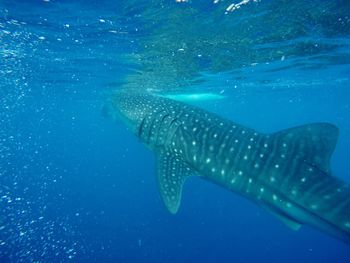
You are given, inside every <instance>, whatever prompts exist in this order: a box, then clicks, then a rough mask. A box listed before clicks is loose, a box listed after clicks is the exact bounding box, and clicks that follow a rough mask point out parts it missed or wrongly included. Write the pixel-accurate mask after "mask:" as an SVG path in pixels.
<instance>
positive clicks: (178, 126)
mask: <svg viewBox="0 0 350 263" xmlns="http://www.w3.org/2000/svg"><path fill="white" fill-rule="evenodd" d="M112 106H113V110H114V111H115V112H116V113H117V116H119V117H120V118H121V119H122V120H124V121H125V122H126V124H127V126H128V127H129V129H131V131H132V132H134V133H135V134H136V135H137V136H138V137H139V138H140V139H141V141H142V142H143V143H145V144H146V145H147V146H148V147H149V148H150V149H151V150H153V151H154V152H155V153H156V155H157V166H158V168H157V173H158V174H157V177H158V184H159V190H160V194H161V197H162V200H163V201H164V204H165V206H166V207H167V208H168V210H169V211H170V212H171V213H176V212H177V210H178V208H179V205H180V199H181V191H182V187H183V184H184V182H185V180H186V178H188V177H189V176H192V175H198V176H200V177H202V178H205V179H206V180H209V181H211V182H213V183H216V184H218V185H220V186H222V187H224V188H226V189H228V190H230V191H232V192H236V193H238V194H241V195H243V196H245V197H246V198H248V199H250V200H252V201H254V202H255V203H257V204H258V205H260V206H262V207H264V208H265V209H267V210H269V211H270V212H272V213H273V214H275V215H276V216H277V217H278V218H280V219H281V220H282V221H283V222H285V223H286V224H287V225H288V226H290V227H291V228H293V229H295V230H297V229H299V228H300V226H301V225H302V224H307V225H310V226H313V227H315V228H318V229H320V230H322V231H324V232H326V233H328V234H330V235H332V236H334V237H337V238H339V239H341V240H343V241H345V242H350V188H349V186H348V185H347V184H346V183H344V182H342V181H341V180H340V179H337V178H335V177H333V176H331V171H330V167H329V164H330V157H331V155H332V153H333V151H334V148H335V145H336V141H337V137H338V129H337V128H336V127H335V126H333V125H331V124H328V123H314V124H308V125H305V126H300V127H296V128H292V129H288V130H283V131H280V132H277V133H274V134H262V133H259V132H257V131H255V130H252V129H249V128H246V127H243V126H241V125H239V124H236V123H234V122H231V121H229V120H225V119H223V118H220V117H219V116H217V115H215V114H212V113H210V112H207V111H205V110H202V109H199V108H196V107H193V106H190V105H186V104H183V103H181V102H177V101H174V100H171V99H167V98H162V97H159V96H155V95H150V94H144V93H141V94H128V93H126V92H117V93H116V95H115V96H114V97H113V100H112Z"/></svg>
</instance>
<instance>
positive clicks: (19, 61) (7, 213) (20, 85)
mask: <svg viewBox="0 0 350 263" xmlns="http://www.w3.org/2000/svg"><path fill="white" fill-rule="evenodd" d="M0 17H1V20H0V42H1V46H0V87H1V88H0V127H1V128H0V211H1V212H0V261H1V262H42V261H47V262H49V261H52V260H53V259H55V258H56V259H57V258H58V257H59V258H60V260H62V261H66V260H68V259H73V258H74V257H75V256H76V254H77V251H81V247H79V244H78V242H77V241H76V236H77V233H76V231H75V229H74V227H73V226H72V225H71V223H70V217H69V216H68V215H60V214H57V213H53V212H52V211H51V210H52V208H51V209H49V208H50V206H52V205H53V202H51V204H50V203H49V200H50V199H54V200H61V199H62V198H63V197H62V196H57V195H56V196H53V197H52V196H50V191H51V190H52V189H54V185H55V183H56V182H57V180H59V178H58V176H57V173H56V172H57V169H55V168H54V167H53V165H52V164H50V163H47V162H46V161H43V158H42V156H43V154H44V152H45V149H47V147H48V145H47V144H42V143H41V141H40V140H38V137H40V136H38V135H37V134H35V130H34V131H30V128H32V127H33V125H34V124H31V123H30V122H29V121H28V119H29V118H28V119H26V117H28V116H31V115H35V114H38V112H40V111H42V109H38V108H36V107H33V106H29V105H28V100H29V98H30V97H31V96H33V87H34V86H35V85H33V75H35V70H36V69H35V68H32V65H33V64H31V61H32V60H35V59H36V57H37V56H38V50H40V48H41V43H42V40H43V38H42V37H41V36H40V35H38V34H37V33H35V32H32V31H31V30H30V29H28V28H29V25H28V23H27V22H24V21H19V20H18V19H15V18H13V16H12V14H11V13H10V12H9V11H8V10H7V9H6V8H1V11H0ZM27 111H28V112H27ZM28 127H29V131H28V130H27V129H28Z"/></svg>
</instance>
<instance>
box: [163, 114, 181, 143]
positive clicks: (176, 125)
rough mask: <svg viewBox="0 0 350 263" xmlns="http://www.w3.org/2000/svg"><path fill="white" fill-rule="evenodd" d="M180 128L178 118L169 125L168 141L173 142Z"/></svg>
mask: <svg viewBox="0 0 350 263" xmlns="http://www.w3.org/2000/svg"><path fill="white" fill-rule="evenodd" d="M179 127H180V125H179V122H178V118H174V119H173V120H172V121H171V122H170V125H169V129H168V134H167V136H166V138H167V139H166V141H169V142H171V141H172V140H173V138H174V136H175V134H176V131H177V129H178V128H179Z"/></svg>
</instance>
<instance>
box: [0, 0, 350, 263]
mask: <svg viewBox="0 0 350 263" xmlns="http://www.w3.org/2000/svg"><path fill="white" fill-rule="evenodd" d="M232 4H235V5H232ZM349 76H350V3H349V1H346V0H343V1H341V0H334V1H321V0H317V1H306V0H301V1H287V0H261V1H254V0H251V1H242V2H241V1H233V0H222V1H213V0H203V1H199V0H198V1H197V0H192V1H175V0H149V1H146V0H121V1H107V0H102V1H96V0H95V1H93V0H86V1H82V0H81V1H78V0H75V1H66V0H61V1H59V0H43V1H40V0H32V1H29V0H28V1H24V0H23V1H10V0H0V125H1V126H0V127H1V129H0V262H194V261H196V262H293V263H294V262H349V259H350V247H349V245H347V244H345V243H342V242H341V241H338V240H336V239H333V238H331V237H329V236H327V235H325V234H323V233H320V232H318V231H317V230H314V229H311V228H309V227H307V226H305V227H302V228H301V230H300V231H298V232H294V231H292V230H290V229H289V228H287V227H286V226H285V225H284V224H283V223H282V222H280V221H279V220H278V219H277V218H276V217H274V216H273V215H271V214H269V213H268V212H266V211H265V210H263V209H262V208H260V207H257V206H256V205H254V204H252V203H251V202H249V201H247V200H245V199H243V198H242V197H240V196H237V195H235V194H233V193H230V192H228V191H226V190H224V189H222V188H220V187H218V186H216V185H213V184H210V183H208V182H206V181H202V180H200V179H198V178H193V179H192V178H191V179H190V180H189V181H188V182H187V183H186V185H185V189H184V193H183V199H182V205H181V208H180V211H179V213H178V214H177V215H171V214H169V213H168V212H167V211H166V209H165V208H164V206H163V204H162V202H161V200H160V196H159V193H158V190H157V186H156V179H155V157H154V154H153V153H152V152H150V151H149V150H147V149H146V148H145V147H144V146H143V145H142V144H141V143H140V142H139V141H138V140H137V138H136V137H135V136H133V135H132V134H131V133H129V131H127V130H126V128H125V127H124V126H123V124H122V123H119V122H117V123H115V122H114V121H113V120H111V118H109V117H108V116H106V114H104V110H103V108H104V105H105V103H106V101H108V99H109V98H110V97H111V96H112V94H113V91H114V90H116V89H120V88H129V89H131V90H135V89H138V90H141V91H148V92H154V93H159V94H216V95H220V96H217V97H215V96H208V98H207V99H205V96H204V100H192V101H190V103H193V104H195V105H197V106H200V107H203V108H205V109H207V110H210V111H213V112H216V113H218V114H220V115H221V116H223V117H226V118H228V119H231V120H233V121H235V122H238V123H241V124H242V125H245V126H248V127H251V128H254V129H257V130H259V131H261V132H274V131H278V130H280V129H284V128H289V127H292V126H295V125H301V124H305V123H309V122H317V121H327V122H330V123H333V124H335V125H337V126H338V127H339V129H340V137H339V142H338V145H337V148H336V151H335V153H334V155H333V158H332V171H333V173H334V175H335V176H337V177H339V178H342V179H343V180H345V181H347V182H350V174H349V170H350V163H349V149H350V117H349V116H350V89H349V84H350V79H349ZM218 97H220V99H218ZM202 98H203V96H202ZM212 98H214V99H212Z"/></svg>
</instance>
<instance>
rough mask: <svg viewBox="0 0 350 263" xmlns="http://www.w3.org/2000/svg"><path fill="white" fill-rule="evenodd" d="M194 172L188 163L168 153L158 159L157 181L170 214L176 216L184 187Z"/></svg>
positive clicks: (162, 152) (165, 152) (163, 152)
mask: <svg viewBox="0 0 350 263" xmlns="http://www.w3.org/2000/svg"><path fill="white" fill-rule="evenodd" d="M191 175H194V171H193V170H192V169H191V168H190V167H189V166H188V164H187V163H185V162H184V161H182V160H181V159H180V158H178V157H176V156H175V155H174V154H172V153H171V152H168V151H161V152H160V153H159V155H158V157H157V179H158V186H159V191H160V195H161V197H162V200H163V202H164V204H165V206H166V208H167V209H168V210H169V212H170V213H172V214H176V212H177V211H178V209H179V207H180V202H181V193H182V186H183V184H184V182H185V180H186V178H187V177H189V176H191Z"/></svg>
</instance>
